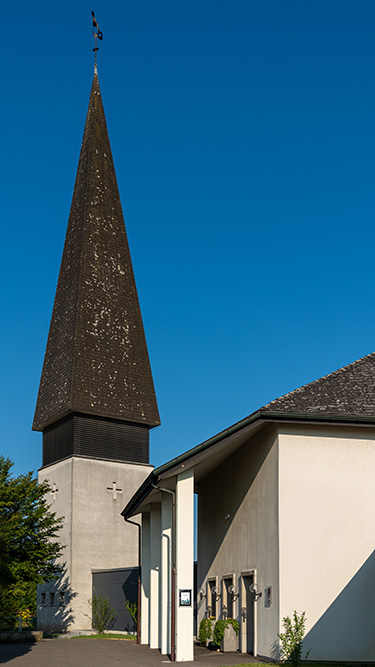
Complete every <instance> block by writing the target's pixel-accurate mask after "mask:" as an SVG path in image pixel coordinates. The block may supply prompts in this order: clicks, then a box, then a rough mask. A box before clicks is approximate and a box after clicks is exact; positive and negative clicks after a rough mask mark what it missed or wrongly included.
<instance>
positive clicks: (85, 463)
mask: <svg viewBox="0 0 375 667" xmlns="http://www.w3.org/2000/svg"><path fill="white" fill-rule="evenodd" d="M151 470H152V467H151V466H148V465H140V464H132V463H115V462H112V461H98V460H95V459H86V458H79V457H72V458H69V459H67V460H66V461H60V462H58V463H55V464H53V465H51V466H48V467H47V468H44V469H42V470H41V471H40V472H39V481H40V482H42V481H43V480H44V479H48V481H49V483H50V486H51V487H53V485H54V484H55V485H56V488H57V489H58V491H57V493H56V494H55V499H53V496H52V494H51V495H50V501H51V508H52V510H53V511H54V512H56V514H57V516H64V517H65V519H64V527H63V529H62V531H61V534H60V540H61V542H62V543H63V544H65V545H66V547H65V549H64V553H63V558H62V560H63V562H66V565H67V576H68V579H69V584H70V587H71V590H72V593H73V596H74V597H72V598H71V600H70V607H71V613H70V615H69V618H70V623H69V628H70V629H72V630H73V629H86V628H91V620H90V609H89V603H88V601H89V600H90V599H91V598H92V572H91V571H92V569H112V568H122V567H133V566H137V565H138V531H137V528H136V526H133V525H130V524H127V523H125V522H124V519H123V517H122V516H121V511H122V509H123V507H124V506H125V505H126V504H127V502H128V501H129V500H130V498H131V497H132V495H133V494H134V493H135V491H136V490H137V489H138V487H139V486H140V485H141V484H142V482H143V481H144V479H145V478H146V477H147V476H148V474H149V473H150V471H151ZM113 482H116V488H117V489H120V490H121V491H120V492H117V491H116V492H115V493H114V492H113ZM139 518H140V517H136V518H135V520H136V521H137V520H138V519H139ZM48 614H49V615H51V614H50V613H49V612H48V610H47V609H44V610H43V609H39V614H38V617H39V619H40V621H41V625H43V618H46V619H47V617H48Z"/></svg>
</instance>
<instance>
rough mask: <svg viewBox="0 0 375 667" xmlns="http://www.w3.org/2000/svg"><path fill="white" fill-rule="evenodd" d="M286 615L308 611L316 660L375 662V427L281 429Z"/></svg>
mask: <svg viewBox="0 0 375 667" xmlns="http://www.w3.org/2000/svg"><path fill="white" fill-rule="evenodd" d="M279 456H280V460H279V471H280V472H279V474H280V479H279V522H280V619H281V618H283V617H284V616H286V615H289V616H291V615H292V614H293V611H294V610H297V611H298V612H299V613H300V612H302V611H306V614H307V626H306V627H307V635H306V639H305V642H304V644H305V649H309V648H311V649H312V650H311V653H310V656H309V659H310V660H342V661H344V660H345V661H367V660H371V661H375V632H374V628H375V555H374V526H375V484H374V480H375V431H374V429H370V428H359V427H358V428H351V427H347V428H337V427H336V428H334V427H329V426H327V427H324V428H323V427H315V428H314V427H307V426H304V427H294V428H292V427H288V428H286V427H285V428H283V429H282V430H281V431H280V435H279Z"/></svg>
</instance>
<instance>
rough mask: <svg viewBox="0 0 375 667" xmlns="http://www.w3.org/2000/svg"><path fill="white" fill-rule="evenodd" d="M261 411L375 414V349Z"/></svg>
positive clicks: (315, 413)
mask: <svg viewBox="0 0 375 667" xmlns="http://www.w3.org/2000/svg"><path fill="white" fill-rule="evenodd" d="M260 412H280V413H285V414H299V415H317V416H319V415H337V416H352V417H355V416H358V417H375V352H372V353H371V354H369V355H367V356H366V357H362V358H361V359H358V360H357V361H354V362H353V363H351V364H349V365H348V366H344V367H343V368H339V369H338V370H337V371H334V372H333V373H330V374H329V375H325V376H324V377H322V378H319V379H318V380H315V381H314V382H310V383H309V384H306V385H304V386H303V387H299V388H298V389H295V390H294V391H292V392H290V393H289V394H285V395H284V396H281V397H280V398H276V399H275V400H274V401H271V402H270V403H267V405H264V406H263V407H262V408H261V409H260Z"/></svg>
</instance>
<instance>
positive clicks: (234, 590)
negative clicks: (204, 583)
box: [228, 584, 240, 600]
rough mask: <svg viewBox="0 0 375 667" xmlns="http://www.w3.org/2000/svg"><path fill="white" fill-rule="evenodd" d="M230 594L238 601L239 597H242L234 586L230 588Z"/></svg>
mask: <svg viewBox="0 0 375 667" xmlns="http://www.w3.org/2000/svg"><path fill="white" fill-rule="evenodd" d="M228 593H229V594H230V595H231V596H232V597H233V600H236V599H237V598H238V597H240V594H239V593H237V589H236V587H235V585H234V584H231V585H230V586H229V587H228Z"/></svg>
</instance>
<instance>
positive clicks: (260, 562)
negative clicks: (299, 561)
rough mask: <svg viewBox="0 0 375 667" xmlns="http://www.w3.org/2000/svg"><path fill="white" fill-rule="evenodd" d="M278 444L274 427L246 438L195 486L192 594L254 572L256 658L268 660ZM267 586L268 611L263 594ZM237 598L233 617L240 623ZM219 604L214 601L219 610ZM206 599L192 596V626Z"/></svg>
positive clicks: (274, 608)
mask: <svg viewBox="0 0 375 667" xmlns="http://www.w3.org/2000/svg"><path fill="white" fill-rule="evenodd" d="M278 554H279V545H278V441H277V430H276V427H266V428H264V429H262V430H261V431H260V432H259V433H257V434H256V435H254V436H253V437H252V438H249V440H248V442H247V443H246V444H244V445H243V446H242V447H241V448H240V449H238V450H237V451H236V452H235V453H234V454H232V456H231V457H230V458H228V459H227V460H226V461H224V463H222V464H221V465H220V466H218V467H217V468H215V469H214V470H213V471H212V472H211V473H210V474H209V475H208V476H207V477H206V478H205V479H203V480H201V481H200V483H199V485H198V589H202V590H203V591H204V592H205V591H206V582H207V579H210V578H213V577H217V582H218V586H219V588H220V586H221V579H222V577H223V576H224V575H228V573H233V574H234V578H235V584H236V586H237V589H238V591H240V590H241V573H243V572H249V571H253V570H256V576H257V583H258V584H259V587H260V590H261V591H262V593H263V595H262V597H261V598H260V599H259V601H258V602H256V603H254V604H255V610H256V616H257V618H256V622H257V652H258V655H261V656H266V657H273V656H274V651H275V642H276V639H277V632H278V629H279V604H278V583H279V582H278V576H279V560H278ZM267 586H272V591H273V596H272V603H271V605H270V606H266V604H265V595H264V590H265V588H266V587H267ZM240 605H241V598H237V599H236V600H235V602H234V607H233V614H234V616H235V618H237V619H238V620H239V621H240V622H241V614H240V612H241V609H240ZM220 606H221V601H220V602H219V609H220ZM205 609H206V599H204V598H203V600H200V599H199V597H198V625H199V622H200V620H201V619H202V618H203V616H204V613H205Z"/></svg>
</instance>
